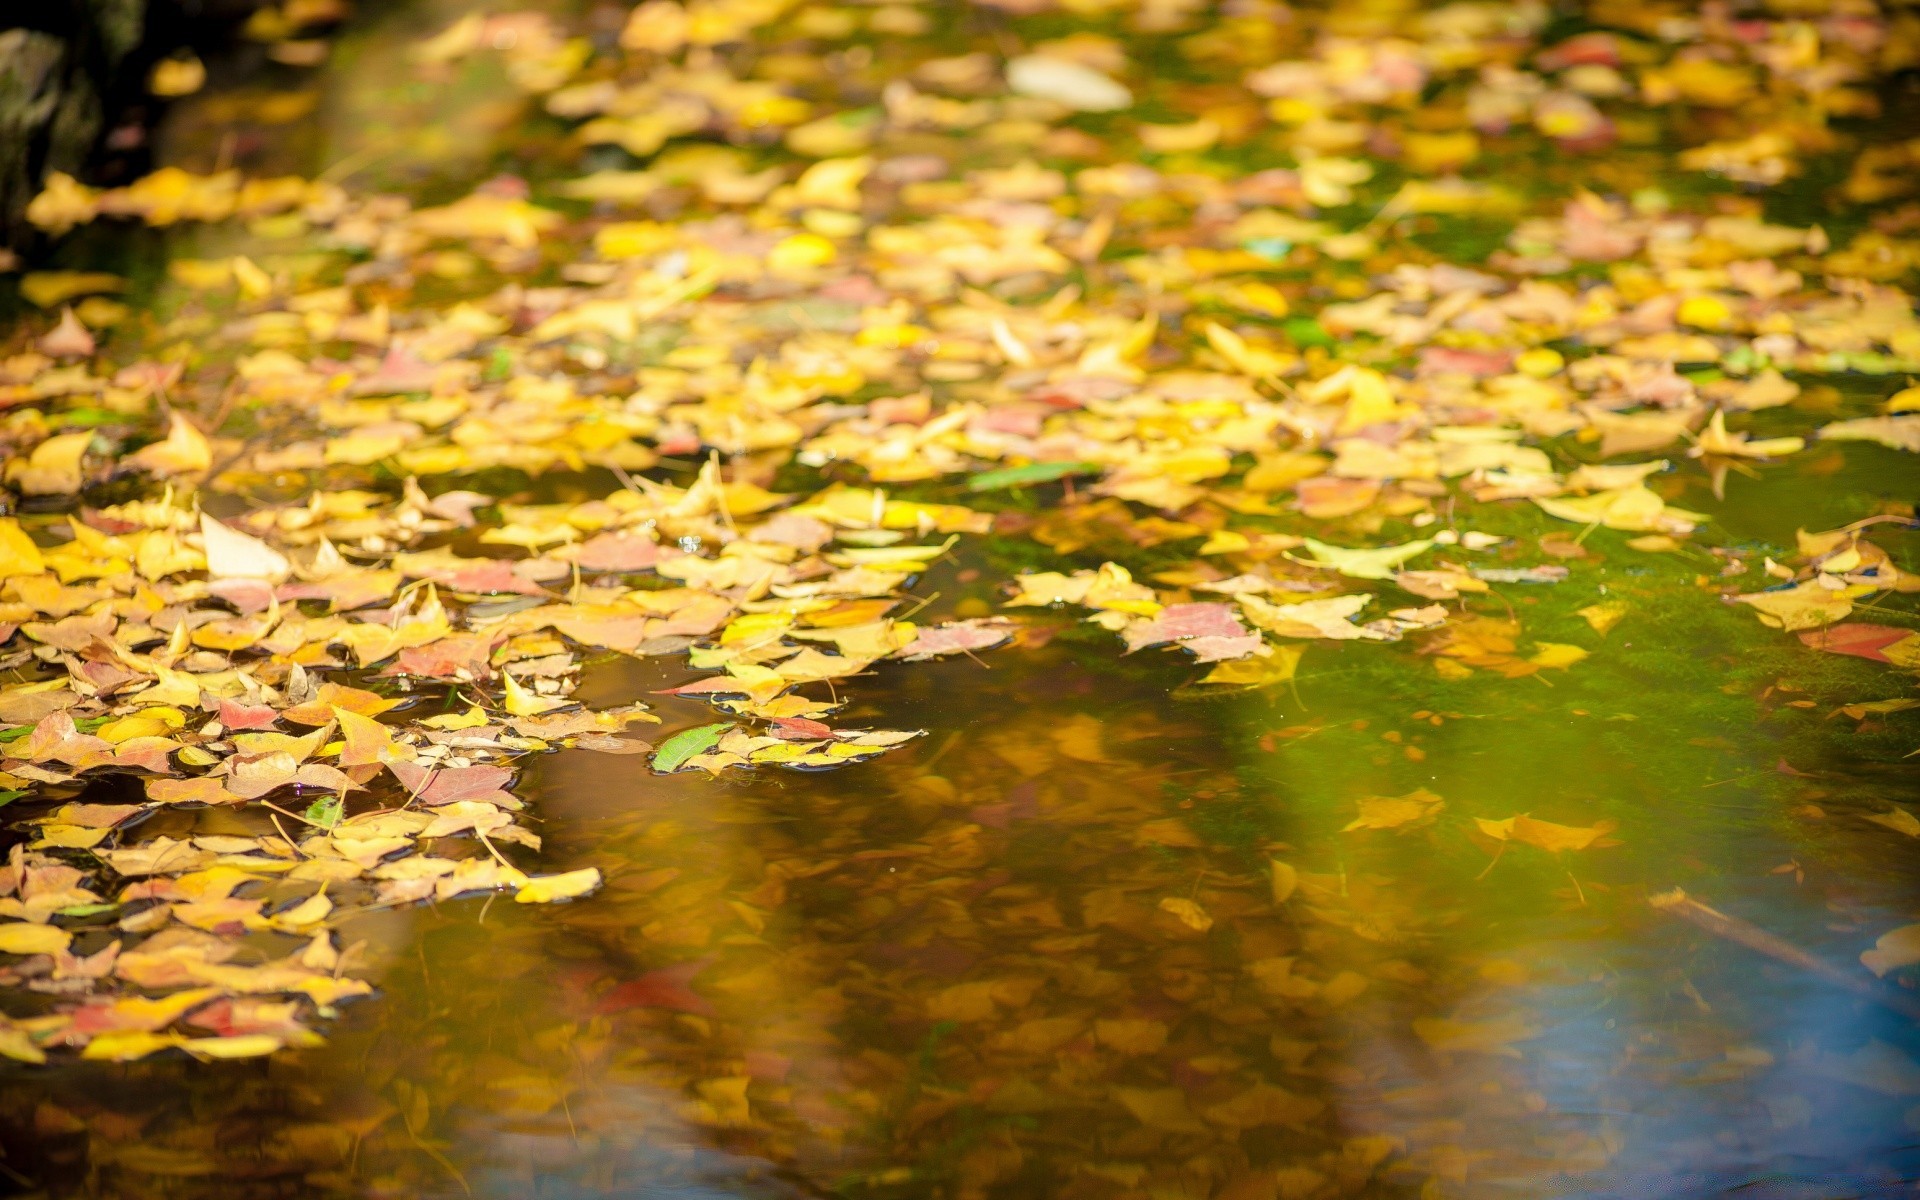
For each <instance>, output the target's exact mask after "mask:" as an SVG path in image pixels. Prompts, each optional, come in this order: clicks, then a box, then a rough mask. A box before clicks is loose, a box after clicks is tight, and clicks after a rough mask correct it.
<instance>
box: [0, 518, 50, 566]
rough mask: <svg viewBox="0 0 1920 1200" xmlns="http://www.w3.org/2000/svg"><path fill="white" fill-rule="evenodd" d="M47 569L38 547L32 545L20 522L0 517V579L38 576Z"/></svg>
mask: <svg viewBox="0 0 1920 1200" xmlns="http://www.w3.org/2000/svg"><path fill="white" fill-rule="evenodd" d="M46 569H47V564H46V560H44V559H42V558H41V557H40V547H38V546H36V545H34V544H33V539H32V538H30V537H28V536H27V531H26V530H24V529H22V528H20V522H18V521H16V520H14V519H13V518H12V517H0V579H11V578H13V577H14V576H16V575H39V574H41V573H43V572H44V571H45V570H46Z"/></svg>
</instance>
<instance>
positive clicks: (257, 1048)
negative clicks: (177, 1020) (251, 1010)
mask: <svg viewBox="0 0 1920 1200" xmlns="http://www.w3.org/2000/svg"><path fill="white" fill-rule="evenodd" d="M171 1044H173V1045H177V1046H179V1047H180V1048H181V1049H182V1050H185V1051H186V1052H187V1053H188V1054H191V1055H193V1056H194V1057H195V1058H218V1059H229V1058H258V1057H260V1056H261V1055H263V1054H272V1053H273V1052H274V1051H275V1050H278V1049H279V1048H280V1047H281V1046H282V1045H284V1044H285V1043H283V1042H282V1041H281V1040H280V1039H279V1038H277V1037H274V1036H273V1035H272V1034H267V1033H242V1034H236V1035H234V1036H233V1037H210V1038H184V1039H181V1040H180V1041H177V1042H174V1043H171Z"/></svg>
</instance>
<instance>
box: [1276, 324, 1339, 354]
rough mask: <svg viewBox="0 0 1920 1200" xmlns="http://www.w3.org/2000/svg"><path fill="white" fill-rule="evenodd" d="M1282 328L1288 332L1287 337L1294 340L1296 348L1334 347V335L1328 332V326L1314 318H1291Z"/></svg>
mask: <svg viewBox="0 0 1920 1200" xmlns="http://www.w3.org/2000/svg"><path fill="white" fill-rule="evenodd" d="M1280 328H1282V329H1284V330H1286V331H1287V336H1288V337H1289V338H1292V339H1293V344H1294V345H1296V346H1302V347H1304V346H1331V345H1333V335H1332V334H1330V333H1328V332H1327V329H1326V326H1324V325H1322V324H1320V322H1319V321H1317V320H1315V319H1314V318H1312V317H1293V318H1290V319H1289V320H1288V321H1287V322H1286V323H1285V324H1284V325H1282V326H1281V327H1280Z"/></svg>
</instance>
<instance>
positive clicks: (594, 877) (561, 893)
mask: <svg viewBox="0 0 1920 1200" xmlns="http://www.w3.org/2000/svg"><path fill="white" fill-rule="evenodd" d="M599 886H600V872H599V870H598V869H596V868H594V867H582V868H581V869H580V870H578V871H568V872H566V873H565V874H564V875H535V876H532V877H531V878H529V879H528V880H527V881H526V883H524V884H522V885H521V886H520V890H519V891H517V892H515V893H514V894H513V898H514V899H515V900H517V901H519V902H520V903H521V904H551V903H552V902H553V901H555V900H572V899H575V898H576V897H579V896H584V895H586V894H587V893H588V892H591V891H593V890H594V889H595V888H597V887H599Z"/></svg>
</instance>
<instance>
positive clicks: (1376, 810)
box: [1341, 788, 1447, 833]
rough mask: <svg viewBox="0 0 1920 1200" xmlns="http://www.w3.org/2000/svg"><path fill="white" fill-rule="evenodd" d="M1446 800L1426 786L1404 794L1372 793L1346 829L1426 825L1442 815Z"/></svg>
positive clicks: (1343, 831) (1344, 830) (1349, 831)
mask: <svg viewBox="0 0 1920 1200" xmlns="http://www.w3.org/2000/svg"><path fill="white" fill-rule="evenodd" d="M1446 803H1447V802H1446V801H1445V800H1442V799H1441V798H1440V797H1438V796H1436V795H1434V794H1433V793H1432V792H1430V791H1428V790H1427V789H1425V788H1419V789H1417V790H1415V791H1411V792H1408V793H1407V794H1406V795H1404V796H1368V797H1366V798H1365V799H1363V800H1361V801H1360V815H1359V816H1357V817H1355V818H1354V819H1353V820H1352V821H1351V822H1349V823H1348V824H1347V825H1346V827H1345V828H1343V829H1342V830H1341V832H1342V833H1351V832H1353V831H1354V830H1356V829H1398V828H1399V827H1401V826H1403V825H1415V826H1418V825H1425V824H1427V823H1428V822H1430V821H1432V820H1433V819H1434V818H1435V817H1437V816H1439V815H1440V810H1441V809H1442V808H1445V807H1446Z"/></svg>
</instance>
